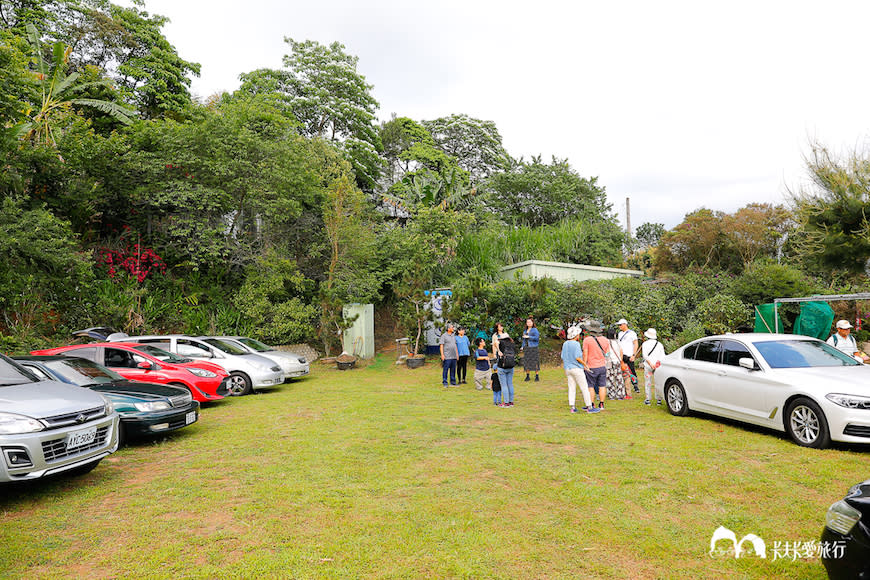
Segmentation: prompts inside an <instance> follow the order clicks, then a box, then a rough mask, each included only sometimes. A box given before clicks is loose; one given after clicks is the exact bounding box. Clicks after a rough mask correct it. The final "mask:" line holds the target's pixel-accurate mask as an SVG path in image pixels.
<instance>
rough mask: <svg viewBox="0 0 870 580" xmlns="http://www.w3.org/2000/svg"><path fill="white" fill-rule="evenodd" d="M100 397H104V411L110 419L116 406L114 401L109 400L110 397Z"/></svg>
mask: <svg viewBox="0 0 870 580" xmlns="http://www.w3.org/2000/svg"><path fill="white" fill-rule="evenodd" d="M100 396H101V397H103V403H104V404H103V410H104V411H105V412H106V416H107V417H108V416H109V415H111V414H112V412H114V410H115V405H113V404H112V401H111V400H110V399H109V397H107V396H105V395H100Z"/></svg>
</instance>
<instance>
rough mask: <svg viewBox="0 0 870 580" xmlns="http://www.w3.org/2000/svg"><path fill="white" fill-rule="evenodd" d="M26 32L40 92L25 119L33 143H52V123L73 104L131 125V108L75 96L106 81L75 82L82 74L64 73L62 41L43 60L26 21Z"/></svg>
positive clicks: (66, 49)
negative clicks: (48, 60) (95, 110)
mask: <svg viewBox="0 0 870 580" xmlns="http://www.w3.org/2000/svg"><path fill="white" fill-rule="evenodd" d="M27 34H28V38H29V41H30V45H31V49H32V52H33V63H34V66H35V68H36V81H37V90H38V91H39V93H40V96H39V99H40V101H39V102H38V103H37V105H36V107H35V108H34V111H33V113H32V114H31V118H30V121H29V122H28V132H27V136H28V138H29V139H30V140H31V142H33V143H37V142H40V143H44V144H46V145H54V144H55V139H54V134H53V133H52V124H53V122H54V120H55V118H56V117H57V115H58V113H61V112H63V111H66V110H69V109H70V108H71V107H73V106H76V105H77V106H83V107H91V108H94V109H97V110H99V111H101V112H103V113H106V114H107V115H110V116H112V117H113V118H114V119H116V120H118V121H119V122H122V123H124V124H130V123H131V122H132V121H131V119H130V117H131V116H132V115H134V114H135V112H134V111H131V110H129V109H127V108H126V107H124V106H122V105H119V104H117V103H112V102H109V101H103V100H100V99H88V98H81V97H77V96H76V95H78V94H80V93H81V92H82V91H84V90H86V89H87V88H90V87H92V86H99V85H105V84H107V83H108V81H106V80H104V79H103V80H97V81H92V82H88V83H80V82H77V81H78V79H79V77H80V76H81V75H80V74H79V73H75V72H74V73H71V74H66V68H67V63H68V61H69V55H70V49H69V47H66V46H64V45H63V43H61V42H56V43H54V46H53V48H52V60H51V62H46V61H45V59H44V58H43V56H42V45H41V43H40V40H39V33H38V32H37V31H36V28H35V27H34V26H33V25H31V24H28V25H27Z"/></svg>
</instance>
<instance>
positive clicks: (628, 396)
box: [622, 395, 632, 399]
mask: <svg viewBox="0 0 870 580" xmlns="http://www.w3.org/2000/svg"><path fill="white" fill-rule="evenodd" d="M622 398H623V399H631V398H632V397H631V395H626V396H624V397H622Z"/></svg>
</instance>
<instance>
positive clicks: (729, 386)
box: [656, 334, 870, 448]
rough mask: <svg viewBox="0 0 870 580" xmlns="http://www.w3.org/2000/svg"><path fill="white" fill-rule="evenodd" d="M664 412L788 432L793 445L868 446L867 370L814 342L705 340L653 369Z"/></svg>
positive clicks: (768, 337) (775, 337)
mask: <svg viewBox="0 0 870 580" xmlns="http://www.w3.org/2000/svg"><path fill="white" fill-rule="evenodd" d="M656 384H657V385H661V387H659V388H662V389H663V394H664V399H665V402H666V403H667V407H668V411H670V412H671V414H673V415H681V416H682V415H687V414H688V413H689V412H690V411H698V412H702V413H707V414H710V415H717V416H719V417H727V418H729V419H735V420H737V421H743V422H746V423H752V424H753V425H761V426H763V427H769V428H771V429H776V430H777V431H785V432H786V433H788V435H789V436H790V437H791V438H792V439H793V440H794V442H795V443H797V444H798V445H802V446H805V447H816V448H823V447H827V446H828V445H829V444H830V442H831V441H832V440H833V441H842V442H847V443H870V367H868V366H866V365H864V364H861V363H859V362H857V361H856V360H854V359H853V358H851V357H849V356H847V355H845V354H843V353H842V352H840V351H839V350H837V349H836V348H834V347H832V346H829V345H827V344H825V343H824V342H822V341H820V340H816V339H815V338H809V337H806V336H799V335H791V334H726V335H720V336H710V337H707V338H703V339H700V340H696V341H694V342H690V343H689V344H687V345H685V346H683V347H681V348H679V349H677V350H676V351H674V352H673V353H671V354H670V355H668V356H666V357H665V358H664V359H663V360H662V365H661V367H659V368H658V370H656Z"/></svg>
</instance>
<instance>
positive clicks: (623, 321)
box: [616, 318, 628, 326]
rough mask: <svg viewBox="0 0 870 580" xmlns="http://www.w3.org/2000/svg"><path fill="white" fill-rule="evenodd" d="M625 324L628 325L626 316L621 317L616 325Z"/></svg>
mask: <svg viewBox="0 0 870 580" xmlns="http://www.w3.org/2000/svg"><path fill="white" fill-rule="evenodd" d="M623 324H624V325H626V326H628V320H626V319H625V318H620V319H619V320H618V321H617V323H616V326H620V325H623Z"/></svg>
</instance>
